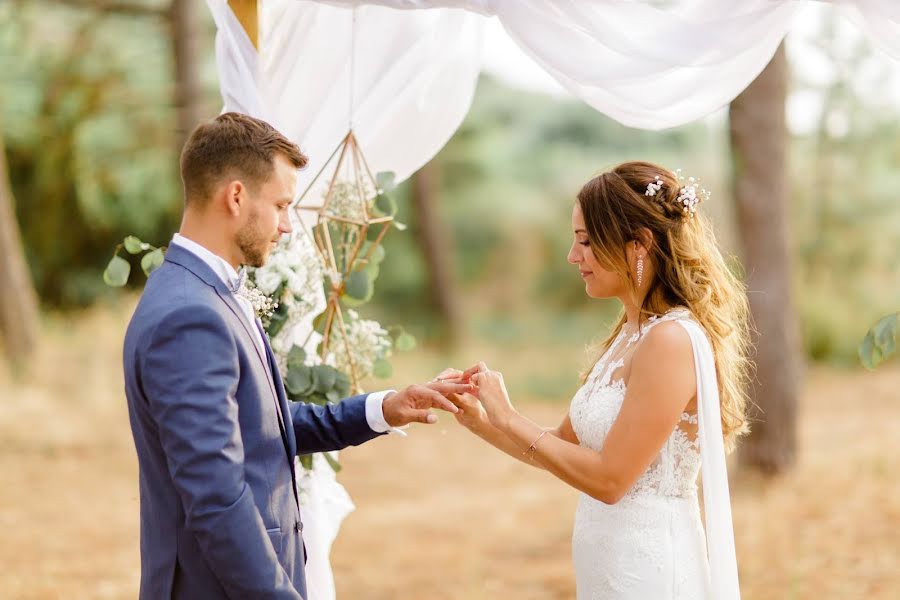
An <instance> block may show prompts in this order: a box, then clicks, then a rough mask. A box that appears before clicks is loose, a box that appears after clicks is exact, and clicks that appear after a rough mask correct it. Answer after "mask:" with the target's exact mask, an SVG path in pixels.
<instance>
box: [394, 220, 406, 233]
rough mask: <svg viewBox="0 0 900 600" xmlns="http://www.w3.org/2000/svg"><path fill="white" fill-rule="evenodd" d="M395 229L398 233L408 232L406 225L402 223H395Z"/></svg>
mask: <svg viewBox="0 0 900 600" xmlns="http://www.w3.org/2000/svg"><path fill="white" fill-rule="evenodd" d="M394 228H395V229H396V230H397V231H406V229H407V227H406V225H404V224H403V223H401V222H400V221H394Z"/></svg>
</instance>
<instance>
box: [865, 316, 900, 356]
mask: <svg viewBox="0 0 900 600" xmlns="http://www.w3.org/2000/svg"><path fill="white" fill-rule="evenodd" d="M898 317H900V313H894V314H892V315H887V316H886V317H882V318H881V319H880V320H879V321H878V322H877V323H875V325H874V326H872V328H871V329H870V330H869V331H868V333H866V337H865V338H864V339H863V341H862V344H860V346H859V359H860V361H861V362H862V364H863V365H864V366H865V367H866V368H867V369H874V368H875V367H877V366H878V365H879V364H880V363H881V362H882V361H884V360H886V359H887V358H888V357H890V356H891V355H892V354H894V353H895V352H896V351H897V337H898Z"/></svg>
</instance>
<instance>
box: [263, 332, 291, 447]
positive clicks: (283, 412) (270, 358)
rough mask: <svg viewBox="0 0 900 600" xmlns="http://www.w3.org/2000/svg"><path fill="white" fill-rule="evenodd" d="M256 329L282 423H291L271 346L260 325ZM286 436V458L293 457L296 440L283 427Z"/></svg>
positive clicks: (286, 428)
mask: <svg viewBox="0 0 900 600" xmlns="http://www.w3.org/2000/svg"><path fill="white" fill-rule="evenodd" d="M256 326H257V329H258V330H259V333H260V335H262V339H263V344H264V345H265V348H266V358H267V359H268V361H269V367H270V370H271V372H272V378H273V379H274V384H275V391H276V394H277V395H276V397H277V399H278V405H279V407H280V413H281V415H282V416H283V419H284V423H290V422H292V419H291V418H290V415H291V412H290V409H289V408H288V400H287V394H286V393H285V391H284V381H283V380H282V379H281V371H279V370H278V363H277V362H276V360H275V353H274V352H273V351H272V346H271V344H270V343H269V337H268V336H267V335H266V333H265V331H263V328H262V325H261V324H260V323H257V324H256ZM284 429H285V432H286V435H285V438H286V439H285V444H286V445H287V448H288V456H290V457H293V456H295V455H296V454H297V440H296V438H295V437H294V429H293V427H287V426H285V427H284Z"/></svg>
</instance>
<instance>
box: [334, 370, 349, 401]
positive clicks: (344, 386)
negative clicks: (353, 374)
mask: <svg viewBox="0 0 900 600" xmlns="http://www.w3.org/2000/svg"><path fill="white" fill-rule="evenodd" d="M350 387H351V381H350V376H349V375H347V374H346V373H344V372H342V371H337V379H336V381H335V384H334V389H335V391H337V393H338V394H339V395H340V397H341V398H342V399H343V398H346V397H348V396H349V395H350Z"/></svg>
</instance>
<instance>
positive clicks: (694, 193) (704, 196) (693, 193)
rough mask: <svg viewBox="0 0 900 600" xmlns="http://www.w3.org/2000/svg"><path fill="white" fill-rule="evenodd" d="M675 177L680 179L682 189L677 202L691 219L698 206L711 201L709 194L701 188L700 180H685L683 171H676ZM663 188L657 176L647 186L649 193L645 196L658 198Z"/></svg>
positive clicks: (689, 178)
mask: <svg viewBox="0 0 900 600" xmlns="http://www.w3.org/2000/svg"><path fill="white" fill-rule="evenodd" d="M675 176H676V177H677V178H678V181H679V183H681V187H680V188H679V190H678V198H677V199H676V200H675V202H676V203H677V204H679V205H681V210H682V212H683V213H685V214H686V215H688V216H689V217H693V216H694V213H696V212H697V205H698V204H700V203H701V202H705V201H707V200H709V192H708V191H707V190H706V188H702V187H699V186H700V180H699V179H696V178H694V177H688V178H687V180H685V178H684V177H683V176H682V175H681V169H678V170H677V171H675ZM662 188H663V181H662V179H661V178H660V176H659V175H656V176H655V177H654V179H653V181H651V182H650V183H648V184H647V191H646V192H644V195H645V196H651V197H653V196H656V194H657V193H658V192H659V190H661V189H662Z"/></svg>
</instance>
